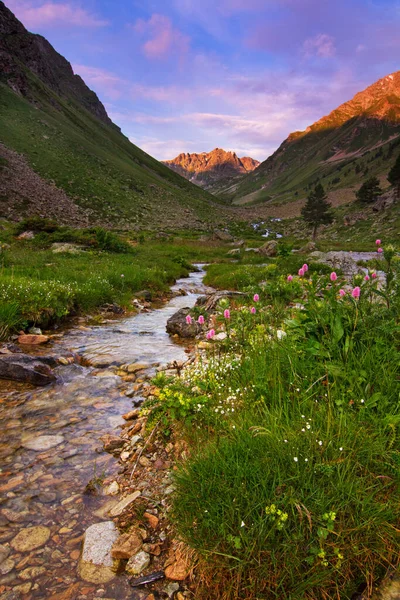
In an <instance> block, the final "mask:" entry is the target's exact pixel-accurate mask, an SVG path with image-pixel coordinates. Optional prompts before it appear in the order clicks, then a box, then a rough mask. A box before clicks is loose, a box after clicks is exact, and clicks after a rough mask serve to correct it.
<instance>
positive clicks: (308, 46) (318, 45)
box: [303, 33, 336, 58]
mask: <svg viewBox="0 0 400 600" xmlns="http://www.w3.org/2000/svg"><path fill="white" fill-rule="evenodd" d="M303 53H304V56H305V57H306V58H311V57H312V56H319V57H321V58H332V56H335V54H336V48H335V40H334V38H333V37H332V36H331V35H327V34H326V33H319V34H318V35H316V36H315V37H313V38H308V39H307V40H306V41H305V42H304V44H303Z"/></svg>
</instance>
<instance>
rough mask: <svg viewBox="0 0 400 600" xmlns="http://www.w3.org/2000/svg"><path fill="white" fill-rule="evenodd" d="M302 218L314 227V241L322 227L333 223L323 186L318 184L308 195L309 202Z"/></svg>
mask: <svg viewBox="0 0 400 600" xmlns="http://www.w3.org/2000/svg"><path fill="white" fill-rule="evenodd" d="M301 216H302V217H303V219H304V220H305V222H306V223H307V224H308V225H310V227H312V239H313V241H314V240H315V238H316V237H317V231H318V227H319V226H320V225H329V224H330V223H332V221H333V214H332V211H331V205H330V204H329V202H328V201H327V195H326V194H325V190H324V188H323V186H322V185H321V184H320V183H318V185H316V186H315V188H314V190H313V191H312V192H311V193H310V194H309V195H308V198H307V202H306V203H305V205H304V206H303V208H302V209H301Z"/></svg>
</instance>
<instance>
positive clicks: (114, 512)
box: [110, 490, 141, 517]
mask: <svg viewBox="0 0 400 600" xmlns="http://www.w3.org/2000/svg"><path fill="white" fill-rule="evenodd" d="M139 496H141V492H140V491H139V490H136V491H135V492H133V494H129V495H128V496H126V498H123V499H122V500H121V501H120V502H118V504H117V505H116V506H114V507H113V508H112V509H111V510H110V516H111V517H118V516H119V515H120V514H122V513H123V512H124V510H125V509H126V508H127V507H128V506H129V505H130V504H132V502H134V501H135V500H136V499H137V498H139Z"/></svg>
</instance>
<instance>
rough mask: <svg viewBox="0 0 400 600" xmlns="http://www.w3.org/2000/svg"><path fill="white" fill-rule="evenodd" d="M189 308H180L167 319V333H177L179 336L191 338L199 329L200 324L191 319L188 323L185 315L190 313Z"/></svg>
mask: <svg viewBox="0 0 400 600" xmlns="http://www.w3.org/2000/svg"><path fill="white" fill-rule="evenodd" d="M190 312H191V309H190V308H181V309H180V310H178V312H176V313H175V314H174V315H172V317H170V318H169V319H168V321H167V333H169V335H178V336H179V337H181V338H193V337H195V336H196V335H197V334H198V333H200V331H201V325H199V323H197V321H194V319H192V323H191V324H190V325H189V324H188V323H187V322H186V317H187V316H188V315H189V314H190Z"/></svg>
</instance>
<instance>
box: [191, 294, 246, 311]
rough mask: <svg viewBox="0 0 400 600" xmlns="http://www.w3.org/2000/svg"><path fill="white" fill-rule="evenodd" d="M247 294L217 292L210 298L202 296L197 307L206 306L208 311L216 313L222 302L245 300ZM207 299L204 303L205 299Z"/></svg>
mask: <svg viewBox="0 0 400 600" xmlns="http://www.w3.org/2000/svg"><path fill="white" fill-rule="evenodd" d="M245 295H246V294H243V293H242V292H231V291H229V290H221V291H220V292H215V293H214V294H210V295H209V296H206V297H205V296H200V298H198V299H197V302H196V306H204V308H205V310H206V311H211V312H212V311H214V310H215V309H216V307H217V305H218V303H219V302H220V300H225V299H226V298H243V296H245ZM204 298H206V300H205V301H204V300H203V299H204Z"/></svg>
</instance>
